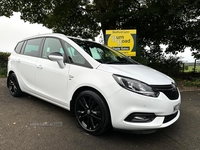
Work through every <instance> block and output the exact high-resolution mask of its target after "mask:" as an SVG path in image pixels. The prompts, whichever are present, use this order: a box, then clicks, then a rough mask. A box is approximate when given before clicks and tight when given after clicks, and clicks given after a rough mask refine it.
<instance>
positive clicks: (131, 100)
mask: <svg viewBox="0 0 200 150" xmlns="http://www.w3.org/2000/svg"><path fill="white" fill-rule="evenodd" d="M180 103H181V96H180V92H179V97H178V99H176V100H170V99H169V98H168V97H167V96H166V95H165V94H164V93H162V92H160V95H159V96H158V97H157V98H154V97H148V96H143V95H140V94H137V93H134V92H131V91H128V90H126V89H123V88H122V89H121V90H120V91H118V92H116V93H115V94H113V95H112V96H110V97H109V98H108V104H109V108H110V113H111V121H112V125H113V127H114V128H117V129H124V130H151V129H160V128H164V127H167V126H170V125H171V124H173V123H174V122H176V121H177V120H178V118H179V116H180V110H179V105H180ZM130 114H154V115H155V117H154V118H153V119H152V120H150V121H141V122H140V121H137V122H136V121H130V120H129V121H127V120H126V118H127V117H128V116H129V115H130Z"/></svg>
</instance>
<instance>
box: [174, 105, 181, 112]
mask: <svg viewBox="0 0 200 150" xmlns="http://www.w3.org/2000/svg"><path fill="white" fill-rule="evenodd" d="M179 108H180V104H177V105H175V106H174V112H176V111H178V110H179Z"/></svg>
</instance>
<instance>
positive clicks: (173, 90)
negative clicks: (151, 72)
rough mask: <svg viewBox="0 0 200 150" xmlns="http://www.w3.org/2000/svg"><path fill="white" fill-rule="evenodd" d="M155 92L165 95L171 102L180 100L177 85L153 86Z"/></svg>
mask: <svg viewBox="0 0 200 150" xmlns="http://www.w3.org/2000/svg"><path fill="white" fill-rule="evenodd" d="M151 87H152V88H153V89H154V90H155V91H159V92H162V93H164V94H165V95H166V96H167V97H168V98H169V99H170V100H176V99H178V98H179V92H178V88H177V87H176V86H175V84H171V85H151Z"/></svg>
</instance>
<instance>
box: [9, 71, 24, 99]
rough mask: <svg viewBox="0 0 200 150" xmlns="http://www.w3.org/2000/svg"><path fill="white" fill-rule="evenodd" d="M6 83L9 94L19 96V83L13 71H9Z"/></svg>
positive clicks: (20, 93)
mask: <svg viewBox="0 0 200 150" xmlns="http://www.w3.org/2000/svg"><path fill="white" fill-rule="evenodd" d="M7 82H8V83H7V85H8V88H9V91H10V94H11V95H12V96H14V97H19V96H21V95H22V94H23V92H22V91H21V89H20V86H19V83H18V81H17V77H16V75H15V73H11V74H10V75H9V77H8V81H7Z"/></svg>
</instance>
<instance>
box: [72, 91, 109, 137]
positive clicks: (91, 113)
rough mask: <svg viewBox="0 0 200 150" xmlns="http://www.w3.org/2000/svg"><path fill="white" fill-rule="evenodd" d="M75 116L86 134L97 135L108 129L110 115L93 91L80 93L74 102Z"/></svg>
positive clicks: (100, 98)
mask: <svg viewBox="0 0 200 150" xmlns="http://www.w3.org/2000/svg"><path fill="white" fill-rule="evenodd" d="M75 116H76V119H77V121H78V123H79V124H80V125H81V127H82V128H83V129H84V130H85V131H86V132H88V133H90V134H93V135H98V134H101V133H103V132H105V131H106V130H107V129H108V128H109V127H110V113H109V110H108V107H107V105H106V103H105V102H104V100H103V98H102V97H101V96H100V95H99V94H97V93H96V92H93V91H89V90H87V91H83V92H81V93H80V94H79V95H78V97H77V98H76V101H75Z"/></svg>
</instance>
